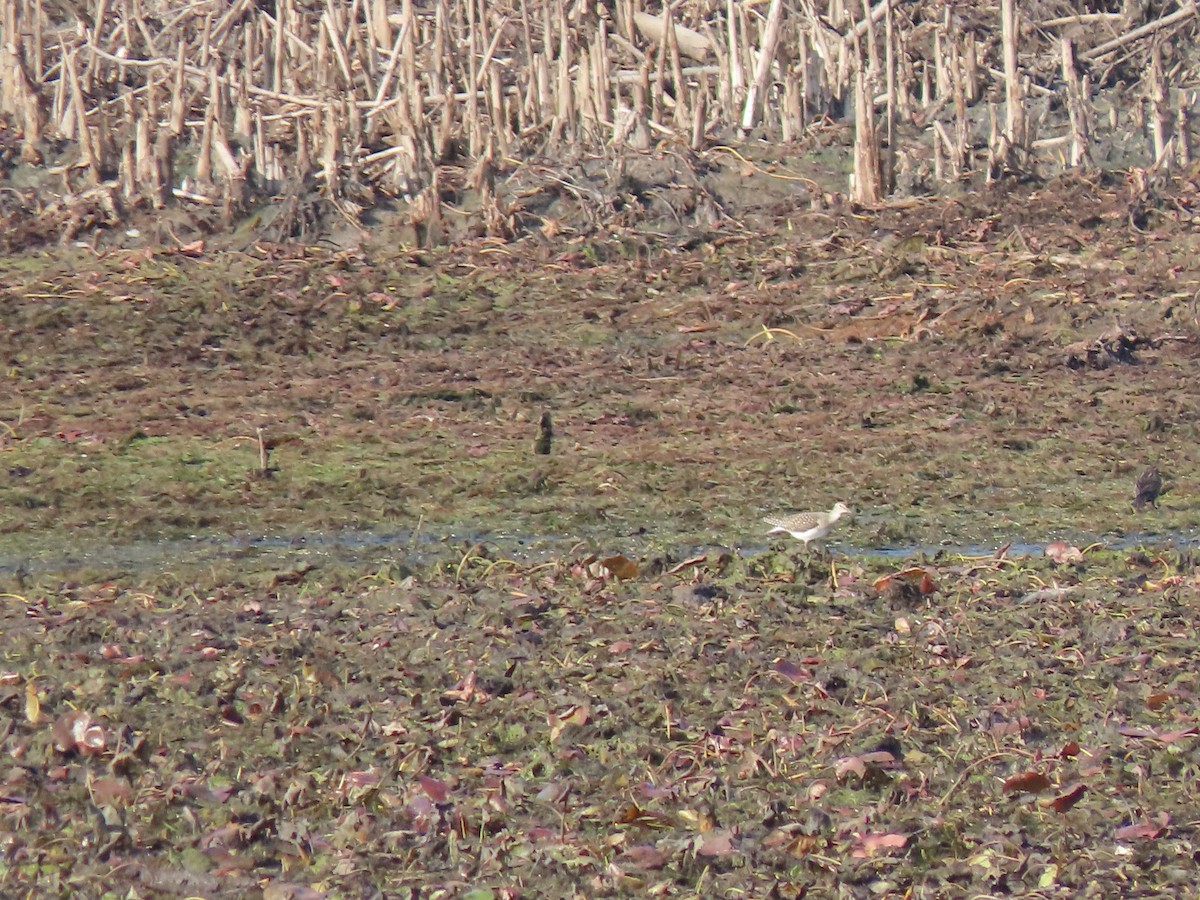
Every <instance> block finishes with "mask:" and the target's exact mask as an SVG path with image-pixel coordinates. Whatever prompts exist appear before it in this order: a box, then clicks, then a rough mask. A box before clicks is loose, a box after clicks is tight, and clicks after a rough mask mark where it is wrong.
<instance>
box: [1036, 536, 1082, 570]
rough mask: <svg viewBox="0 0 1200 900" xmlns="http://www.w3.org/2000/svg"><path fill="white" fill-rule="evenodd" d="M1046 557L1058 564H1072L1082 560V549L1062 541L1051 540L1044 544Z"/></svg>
mask: <svg viewBox="0 0 1200 900" xmlns="http://www.w3.org/2000/svg"><path fill="white" fill-rule="evenodd" d="M1045 553H1046V558H1047V559H1048V560H1050V561H1051V562H1053V563H1057V564H1058V565H1060V566H1061V565H1073V564H1075V563H1081V562H1083V551H1082V550H1080V549H1079V548H1078V547H1073V546H1071V545H1070V544H1067V543H1065V542H1064V541H1053V542H1051V543H1049V544H1047V545H1046V550H1045Z"/></svg>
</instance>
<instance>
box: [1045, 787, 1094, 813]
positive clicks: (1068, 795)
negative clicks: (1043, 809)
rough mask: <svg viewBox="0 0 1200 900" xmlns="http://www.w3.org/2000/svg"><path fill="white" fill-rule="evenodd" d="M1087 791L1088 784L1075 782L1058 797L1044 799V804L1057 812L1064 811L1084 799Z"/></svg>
mask: <svg viewBox="0 0 1200 900" xmlns="http://www.w3.org/2000/svg"><path fill="white" fill-rule="evenodd" d="M1086 793H1087V785H1084V784H1075V785H1072V786H1071V787H1070V788H1069V789H1068V790H1066V791H1064V792H1063V793H1061V794H1059V795H1058V796H1057V797H1054V798H1052V799H1049V800H1046V801H1044V802H1043V805H1044V806H1047V807H1049V808H1050V809H1052V810H1054V811H1055V812H1059V813H1063V812H1066V811H1067V810H1068V809H1070V808H1071V807H1072V806H1074V805H1075V804H1076V803H1078V802H1079V801H1080V800H1082V799H1083V795H1084V794H1086Z"/></svg>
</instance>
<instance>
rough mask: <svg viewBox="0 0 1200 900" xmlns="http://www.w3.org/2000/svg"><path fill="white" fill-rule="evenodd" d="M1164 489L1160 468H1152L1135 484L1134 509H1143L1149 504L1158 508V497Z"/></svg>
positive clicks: (1139, 477)
mask: <svg viewBox="0 0 1200 900" xmlns="http://www.w3.org/2000/svg"><path fill="white" fill-rule="evenodd" d="M1162 488H1163V480H1162V475H1160V474H1159V473H1158V466H1151V467H1150V468H1148V469H1147V470H1146V471H1145V472H1143V473H1142V474H1141V475H1139V476H1138V477H1137V481H1135V482H1134V483H1133V490H1134V497H1133V507H1134V509H1143V508H1144V507H1145V506H1146V504H1147V503H1149V504H1150V505H1151V506H1158V495H1159V494H1161V493H1162Z"/></svg>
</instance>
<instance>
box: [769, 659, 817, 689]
mask: <svg viewBox="0 0 1200 900" xmlns="http://www.w3.org/2000/svg"><path fill="white" fill-rule="evenodd" d="M775 671H776V672H778V673H779V674H780V675H782V676H783V677H784V678H786V679H788V681H792V682H795V683H799V682H801V681H807V680H808V679H810V678H812V670H811V669H806V668H804V667H803V666H798V665H796V664H795V663H794V662H792V661H791V660H788V659H782V658H780V659H777V660H775Z"/></svg>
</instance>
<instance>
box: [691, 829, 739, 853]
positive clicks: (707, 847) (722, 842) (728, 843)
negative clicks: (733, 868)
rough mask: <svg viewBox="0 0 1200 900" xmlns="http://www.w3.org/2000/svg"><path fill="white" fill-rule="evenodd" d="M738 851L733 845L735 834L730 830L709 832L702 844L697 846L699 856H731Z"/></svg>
mask: <svg viewBox="0 0 1200 900" xmlns="http://www.w3.org/2000/svg"><path fill="white" fill-rule="evenodd" d="M735 852H736V851H735V850H734V847H733V835H732V834H730V833H729V832H728V831H714V832H711V833H709V834H708V835H707V836H706V837H705V838H704V840H703V841H701V842H700V846H699V847H697V848H696V855H697V856H707V857H710V858H711V857H719V856H729V855H731V854H733V853H735Z"/></svg>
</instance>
